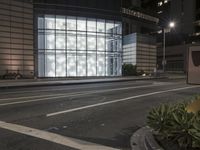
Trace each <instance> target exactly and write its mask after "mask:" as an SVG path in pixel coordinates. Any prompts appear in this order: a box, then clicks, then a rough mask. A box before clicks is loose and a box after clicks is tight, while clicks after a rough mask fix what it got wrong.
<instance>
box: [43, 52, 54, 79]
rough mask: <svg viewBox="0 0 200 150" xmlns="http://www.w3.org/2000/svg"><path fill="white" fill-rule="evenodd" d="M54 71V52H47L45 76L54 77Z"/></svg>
mask: <svg viewBox="0 0 200 150" xmlns="http://www.w3.org/2000/svg"><path fill="white" fill-rule="evenodd" d="M55 72H56V70H55V53H48V54H47V55H46V63H45V76H46V77H55Z"/></svg>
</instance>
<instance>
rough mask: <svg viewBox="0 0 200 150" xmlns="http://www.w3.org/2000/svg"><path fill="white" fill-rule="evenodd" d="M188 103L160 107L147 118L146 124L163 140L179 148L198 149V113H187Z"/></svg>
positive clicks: (199, 138) (199, 116)
mask: <svg viewBox="0 0 200 150" xmlns="http://www.w3.org/2000/svg"><path fill="white" fill-rule="evenodd" d="M187 105H188V103H179V104H175V105H161V106H159V107H156V108H153V109H152V110H151V111H150V112H149V114H148V116H147V124H148V125H149V126H150V127H151V128H153V129H154V130H155V131H157V133H158V135H159V136H161V137H162V138H164V139H168V140H172V141H174V142H176V143H178V145H179V147H180V148H183V149H191V148H200V112H198V113H190V112H187V109H186V107H187Z"/></svg>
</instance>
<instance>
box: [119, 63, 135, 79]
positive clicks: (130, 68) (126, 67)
mask: <svg viewBox="0 0 200 150" xmlns="http://www.w3.org/2000/svg"><path fill="white" fill-rule="evenodd" d="M122 74H123V76H134V75H137V67H136V66H134V65H132V64H123V66H122Z"/></svg>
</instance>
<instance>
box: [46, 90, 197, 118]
mask: <svg viewBox="0 0 200 150" xmlns="http://www.w3.org/2000/svg"><path fill="white" fill-rule="evenodd" d="M199 87H200V86H189V87H183V88H175V89H170V90H163V91H157V92H152V93H147V94H141V95H136V96H131V97H127V98H122V99H117V100H112V101H107V102H102V103H97V104H92V105H87V106H83V107H78V108H73V109H68V110H64V111H58V112H54V113H49V114H47V115H46V116H47V117H51V116H56V115H60V114H65V113H69V112H74V111H78V110H83V109H88V108H93V107H98V106H102V105H108V104H113V103H117V102H123V101H128V100H131V99H136V98H140V97H146V96H151V95H156V94H162V93H167V92H174V91H181V90H186V89H192V88H199Z"/></svg>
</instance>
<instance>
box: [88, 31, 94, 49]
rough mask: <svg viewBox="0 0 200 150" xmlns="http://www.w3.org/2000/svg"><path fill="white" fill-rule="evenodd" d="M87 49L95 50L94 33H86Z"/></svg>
mask: <svg viewBox="0 0 200 150" xmlns="http://www.w3.org/2000/svg"><path fill="white" fill-rule="evenodd" d="M87 50H93V51H96V33H88V36H87Z"/></svg>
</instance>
